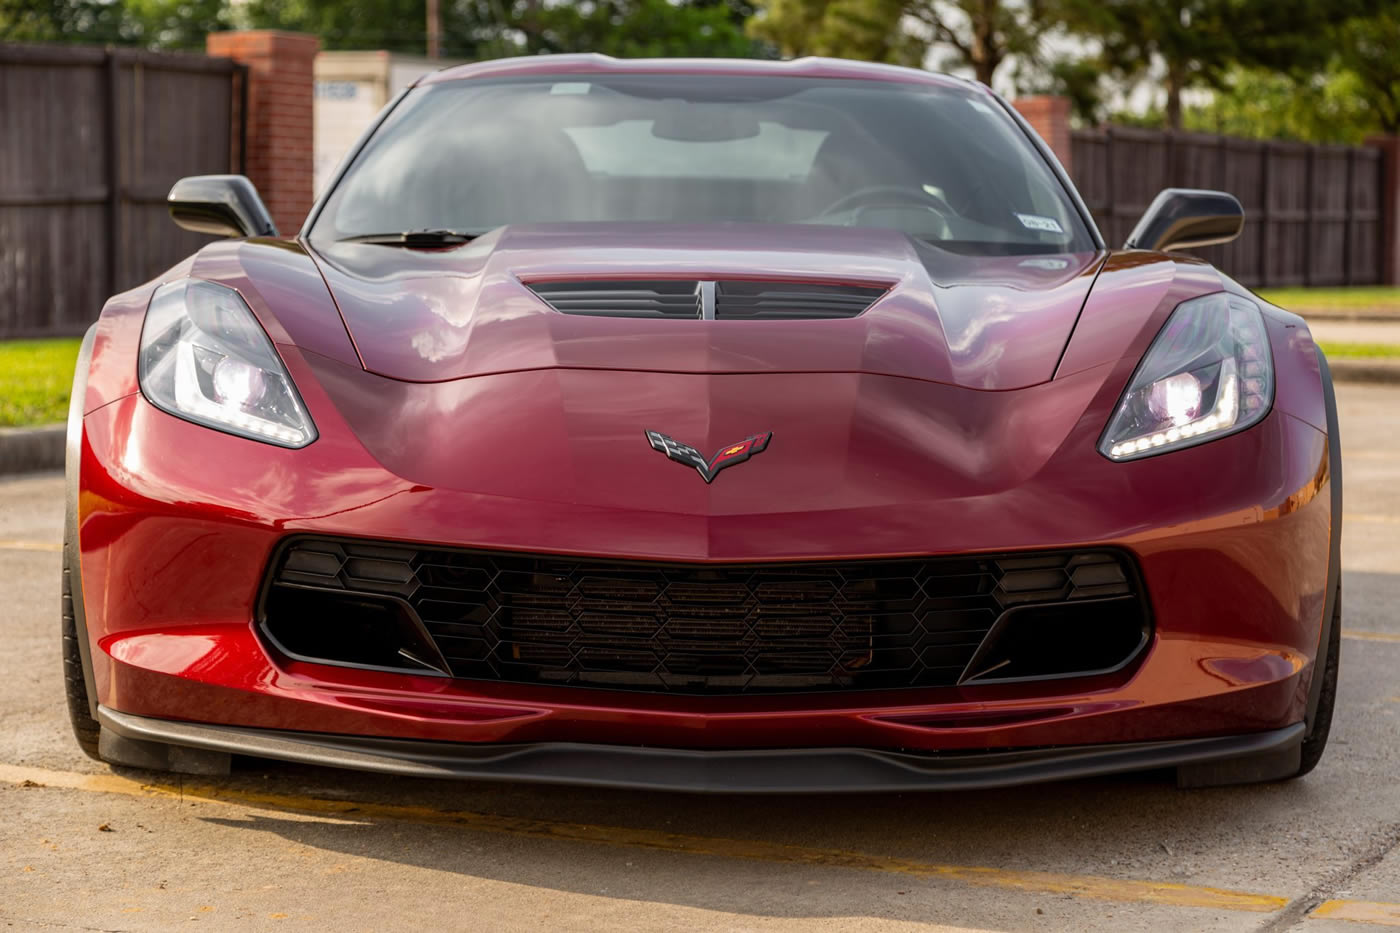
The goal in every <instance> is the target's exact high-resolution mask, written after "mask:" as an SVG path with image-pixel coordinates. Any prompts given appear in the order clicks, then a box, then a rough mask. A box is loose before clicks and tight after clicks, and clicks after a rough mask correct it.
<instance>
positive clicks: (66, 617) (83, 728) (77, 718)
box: [60, 542, 102, 761]
mask: <svg viewBox="0 0 1400 933" xmlns="http://www.w3.org/2000/svg"><path fill="white" fill-rule="evenodd" d="M74 559H75V557H74V556H71V545H69V544H68V543H67V542H64V545H63V606H62V610H63V611H62V616H63V619H62V622H61V623H60V629H61V631H62V635H63V691H64V693H65V694H66V695H67V698H68V722H69V724H70V725H72V727H73V737H74V738H75V739H77V740H78V747H79V748H81V749H82V750H83V754H85V755H87V756H88V757H89V758H93V759H96V760H97V761H101V760H102V758H101V756H99V755H98V754H97V740H98V736H99V735H100V734H101V729H102V727H101V726H99V725H98V723H97V720H95V719H93V718H92V713H91V706H89V704H88V691H87V681H86V680H85V679H84V678H83V655H82V649H81V648H80V647H79V645H78V639H79V638H80V637H82V636H80V635H79V634H78V621H77V616H75V615H74V613H73V570H72V565H71V563H70V562H71V561H72V560H74Z"/></svg>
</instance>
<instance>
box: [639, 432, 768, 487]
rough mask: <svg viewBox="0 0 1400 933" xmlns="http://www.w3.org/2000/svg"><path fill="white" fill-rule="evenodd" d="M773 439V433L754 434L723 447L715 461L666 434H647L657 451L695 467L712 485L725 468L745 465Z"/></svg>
mask: <svg viewBox="0 0 1400 933" xmlns="http://www.w3.org/2000/svg"><path fill="white" fill-rule="evenodd" d="M772 437H773V432H772V431H769V432H767V433H765V434H754V435H751V436H749V437H746V438H744V439H743V440H742V441H740V442H739V443H737V444H730V445H729V446H728V447H721V448H720V451H719V453H717V454H715V456H714V459H713V460H706V459H705V458H704V456H702V455H701V453H700V451H698V450H696V449H695V448H694V447H691V446H690V445H689V444H682V443H681V442H680V441H678V440H676V439H675V438H673V437H667V436H666V435H665V434H658V433H657V432H656V431H648V432H647V440H648V441H650V442H651V446H652V448H653V449H655V450H659V451H661V452H662V453H663V454H665V455H666V456H668V457H670V458H671V459H672V460H674V461H676V462H677V463H684V464H685V465H686V466H691V467H695V469H696V472H698V473H699V474H700V478H701V479H703V480H704V481H705V482H707V483H712V482H714V480H715V476H716V475H717V474H718V473H719V471H720V470H723V469H724V468H725V467H729V466H733V465H734V464H736V463H743V462H744V461H745V460H747V459H749V458H750V457H752V456H753V455H754V454H757V453H762V452H763V449H764V448H765V447H767V446H768V441H769V440H771V439H772Z"/></svg>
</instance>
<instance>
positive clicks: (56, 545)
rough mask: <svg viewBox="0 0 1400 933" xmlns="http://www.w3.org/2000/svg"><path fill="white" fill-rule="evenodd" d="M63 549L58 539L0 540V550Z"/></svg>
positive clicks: (55, 550) (56, 550)
mask: <svg viewBox="0 0 1400 933" xmlns="http://www.w3.org/2000/svg"><path fill="white" fill-rule="evenodd" d="M62 550H63V544H62V542H59V541H0V551H54V552H59V551H62Z"/></svg>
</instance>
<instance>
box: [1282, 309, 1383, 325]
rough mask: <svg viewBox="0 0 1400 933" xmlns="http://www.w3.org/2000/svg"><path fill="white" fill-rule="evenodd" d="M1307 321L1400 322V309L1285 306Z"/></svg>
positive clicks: (1351, 322)
mask: <svg viewBox="0 0 1400 933" xmlns="http://www.w3.org/2000/svg"><path fill="white" fill-rule="evenodd" d="M1284 310H1285V311H1292V312H1293V313H1294V314H1296V315H1298V316H1299V317H1301V318H1302V319H1303V320H1305V321H1329V322H1330V321H1342V322H1346V323H1350V324H1400V311H1368V310H1366V309H1364V308H1358V309H1356V310H1351V309H1348V308H1303V309H1301V310H1299V309H1297V308H1284Z"/></svg>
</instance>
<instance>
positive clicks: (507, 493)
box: [63, 56, 1341, 792]
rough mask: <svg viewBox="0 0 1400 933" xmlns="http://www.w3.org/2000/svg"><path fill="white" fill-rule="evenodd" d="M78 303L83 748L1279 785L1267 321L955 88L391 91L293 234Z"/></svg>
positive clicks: (1170, 202)
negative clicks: (1087, 196) (1117, 216)
mask: <svg viewBox="0 0 1400 933" xmlns="http://www.w3.org/2000/svg"><path fill="white" fill-rule="evenodd" d="M170 209H171V213H172V215H173V216H174V219H175V220H176V222H178V223H180V224H181V225H182V226H185V227H189V228H191V229H195V230H201V231H205V232H210V233H220V234H225V235H226V236H227V238H226V239H222V240H218V241H216V242H212V243H211V244H210V245H208V246H206V247H204V248H203V249H201V250H200V251H199V252H197V253H196V254H195V255H193V256H191V257H190V258H188V259H187V260H185V261H184V262H182V263H181V264H179V265H178V266H176V267H175V268H173V269H171V270H169V271H168V272H167V273H165V274H164V275H162V276H161V277H160V278H159V279H158V280H156V281H152V282H149V283H147V284H145V285H142V286H140V287H138V288H135V289H133V290H131V291H129V292H125V293H123V294H120V295H117V296H115V297H113V298H112V299H111V300H110V301H108V302H107V305H106V307H105V308H104V309H103V311H102V315H101V318H100V319H99V320H98V322H97V323H96V325H95V326H94V327H93V328H92V330H90V331H89V332H88V335H87V338H86V340H85V341H84V344H83V352H82V357H81V361H80V363H79V366H78V370H77V377H76V384H75V387H74V393H73V407H72V414H71V417H70V421H69V435H68V436H69V450H68V484H69V485H68V521H67V529H66V544H65V549H64V571H63V574H64V576H63V582H64V603H63V607H64V612H63V646H64V654H65V662H66V665H67V685H68V693H69V695H68V699H69V708H70V711H71V713H72V720H73V726H74V730H75V732H76V734H77V737H78V740H79V742H80V744H81V745H82V747H83V749H84V750H85V751H87V752H88V753H89V754H93V755H95V756H99V757H101V758H102V759H105V760H106V761H109V762H113V763H116V764H124V765H133V766H140V767H150V768H170V769H174V770H178V771H193V772H219V771H222V770H224V769H227V768H228V767H229V764H230V759H231V755H251V756H258V757H265V758H278V759H288V760H293V761H303V762H315V763H322V764H331V765H341V766H345V767H351V768H360V769H366V770H371V771H381V772H389V773H396V774H412V775H438V776H455V777H463V778H494V779H502V780H511V781H544V782H570V783H580V784H604V785H624V786H632V787H651V788H673V789H682V790H714V791H745V792H793V791H830V790H909V789H919V788H958V787H986V786H994V785H1003V784H1013V783H1022V782H1029V781H1042V780H1051V779H1058V778H1066V777H1074V776H1078V775H1087V774H1102V773H1110V772H1119V771H1127V770H1137V769H1157V768H1174V769H1176V774H1177V777H1178V779H1179V780H1180V781H1181V782H1183V783H1186V784H1194V785H1199V784H1209V783H1225V782H1238V781H1246V780H1267V779H1278V778H1287V777H1291V776H1295V775H1299V774H1303V773H1306V772H1307V771H1309V770H1310V769H1312V768H1313V767H1314V766H1315V765H1316V764H1317V762H1318V759H1319V758H1320V756H1321V754H1322V751H1323V746H1324V745H1325V744H1326V741H1327V733H1328V726H1329V723H1330V721H1331V716H1332V707H1333V701H1334V697H1335V691H1336V683H1337V655H1338V632H1339V626H1338V622H1337V619H1338V616H1339V612H1340V609H1339V607H1340V599H1339V597H1340V579H1339V575H1338V540H1339V537H1340V525H1341V508H1340V505H1341V477H1340V466H1341V460H1340V457H1339V447H1338V434H1337V418H1336V405H1335V402H1334V398H1333V393H1332V385H1331V379H1330V376H1329V374H1328V369H1327V363H1326V361H1325V359H1324V358H1323V356H1322V354H1321V353H1319V352H1318V349H1317V347H1316V346H1315V345H1314V343H1313V340H1312V338H1311V335H1310V334H1309V331H1308V328H1307V325H1306V324H1305V323H1304V322H1303V321H1302V319H1300V318H1298V317H1296V316H1294V315H1292V314H1290V313H1288V312H1286V311H1283V310H1280V309H1279V308H1276V307H1273V306H1271V305H1269V304H1267V303H1265V302H1264V301H1261V300H1260V299H1259V298H1258V297H1256V296H1254V295H1252V294H1250V293H1249V292H1248V291H1246V290H1245V289H1243V288H1241V287H1240V286H1239V285H1237V284H1236V283H1235V282H1233V281H1232V280H1231V279H1230V278H1229V277H1227V276H1226V275H1224V274H1222V273H1221V272H1220V271H1218V270H1217V269H1215V268H1213V267H1212V266H1210V265H1208V264H1206V263H1204V262H1202V261H1199V260H1197V259H1194V258H1190V257H1188V256H1183V255H1180V254H1176V253H1172V252H1168V251H1169V250H1172V249H1174V248H1181V247H1193V246H1201V245H1205V244H1209V243H1219V242H1224V241H1226V240H1229V239H1230V238H1232V237H1234V236H1235V235H1236V234H1238V232H1239V230H1240V226H1241V224H1242V222H1243V212H1242V210H1241V209H1240V205H1239V202H1238V201H1236V200H1235V199H1234V198H1232V197H1230V196H1229V195H1227V194H1222V193H1219V192H1210V191H1192V190H1177V189H1171V190H1168V191H1165V192H1163V193H1162V195H1161V196H1160V197H1158V199H1157V200H1156V201H1155V202H1154V203H1153V204H1152V206H1151V207H1150V208H1149V209H1148V210H1147V212H1146V214H1145V215H1144V217H1143V218H1142V221H1141V223H1140V224H1139V225H1138V227H1137V229H1136V230H1135V231H1134V232H1133V235H1132V237H1131V238H1130V239H1129V241H1128V243H1127V246H1126V247H1125V248H1123V249H1111V248H1109V247H1108V246H1107V245H1106V244H1105V242H1104V240H1103V237H1102V236H1101V235H1100V233H1099V231H1098V230H1097V229H1096V228H1095V226H1094V223H1093V221H1092V220H1091V218H1090V216H1089V213H1088V211H1087V210H1086V209H1085V205H1084V204H1083V202H1082V201H1081V200H1080V198H1079V196H1078V195H1077V194H1076V192H1075V190H1074V188H1073V186H1072V185H1071V184H1070V181H1069V179H1068V178H1067V177H1066V175H1065V173H1064V171H1063V169H1062V168H1061V167H1060V165H1059V164H1058V162H1057V161H1056V160H1055V158H1054V156H1053V155H1052V154H1051V153H1050V151H1049V150H1048V149H1047V148H1046V146H1045V145H1044V144H1043V143H1042V142H1041V140H1040V139H1039V138H1037V137H1036V135H1035V134H1034V132H1032V131H1031V129H1030V128H1029V127H1028V126H1027V124H1026V123H1025V122H1023V121H1022V120H1021V118H1020V117H1019V116H1018V115H1017V113H1016V112H1015V111H1014V110H1013V109H1011V108H1010V107H1009V106H1008V105H1007V104H1006V103H1005V102H1004V101H1003V100H1001V99H1000V98H999V97H997V96H996V95H995V94H993V93H992V92H991V91H989V90H988V89H987V88H985V87H983V86H980V85H977V84H973V83H969V82H965V81H962V80H958V79H955V78H951V77H945V76H940V75H935V74H929V73H926V72H921V71H914V70H906V69H900V68H891V67H884V66H876V65H865V64H855V63H849V62H840V61H829V60H815V59H804V60H801V61H791V62H754V61H616V60H613V59H610V58H604V57H599V56H550V57H545V58H530V59H516V60H507V61H495V62H486V63H482V64H476V65H469V66H464V67H460V68H453V69H449V70H447V71H443V72H439V73H437V74H434V75H432V76H430V77H427V78H425V79H423V80H421V81H419V82H418V84H417V85H416V86H414V87H413V88H411V89H410V90H408V91H407V92H405V93H404V94H403V95H401V96H400V97H399V98H398V99H396V100H395V101H394V102H393V103H392V104H391V105H389V107H387V108H386V109H385V111H384V113H383V114H382V115H381V116H380V117H379V119H378V121H377V123H376V124H375V125H374V127H373V128H372V129H371V130H370V131H369V132H368V133H367V134H366V136H365V138H364V139H363V140H362V141H361V142H360V143H359V144H358V145H357V146H356V148H355V149H354V151H353V152H352V153H351V155H350V156H349V157H348V158H347V159H346V161H345V163H344V165H343V166H342V168H341V169H340V170H339V172H338V173H337V176H336V178H335V181H334V182H333V183H332V184H331V185H330V186H329V188H328V189H327V191H326V192H325V193H324V194H323V195H322V196H321V198H320V199H319V202H318V203H317V205H316V206H315V208H314V209H313V210H312V212H311V215H310V217H309V218H308V219H307V220H306V223H305V225H304V226H303V228H302V229H301V231H300V232H299V233H298V234H296V235H295V236H292V237H281V236H279V235H278V234H277V231H276V230H275V229H274V227H273V224H272V223H271V221H270V219H269V215H268V213H267V211H266V209H265V208H264V207H263V205H262V202H261V201H260V200H259V198H258V196H257V193H256V192H255V191H254V190H253V187H252V186H251V185H250V184H249V183H248V181H247V180H246V179H244V178H242V177H239V176H208V177H200V178H190V179H185V180H183V181H181V182H179V183H178V184H176V186H175V187H174V189H173V190H172V191H171V194H170Z"/></svg>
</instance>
